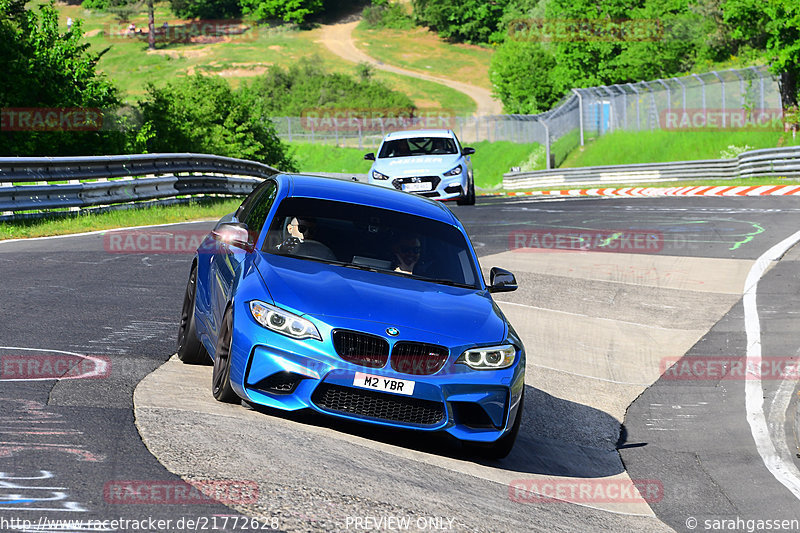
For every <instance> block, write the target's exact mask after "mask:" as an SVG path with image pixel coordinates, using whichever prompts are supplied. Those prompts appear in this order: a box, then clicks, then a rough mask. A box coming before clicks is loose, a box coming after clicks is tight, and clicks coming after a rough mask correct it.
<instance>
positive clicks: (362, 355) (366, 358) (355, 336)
mask: <svg viewBox="0 0 800 533" xmlns="http://www.w3.org/2000/svg"><path fill="white" fill-rule="evenodd" d="M333 347H334V348H335V349H336V353H337V354H339V357H341V358H342V359H344V360H345V361H348V362H350V363H355V364H357V365H361V366H366V367H370V368H383V367H384V366H386V361H387V359H389V343H388V342H386V339H384V338H381V337H378V336H375V335H368V334H366V333H358V332H356V331H347V330H343V329H339V330H336V331H334V332H333Z"/></svg>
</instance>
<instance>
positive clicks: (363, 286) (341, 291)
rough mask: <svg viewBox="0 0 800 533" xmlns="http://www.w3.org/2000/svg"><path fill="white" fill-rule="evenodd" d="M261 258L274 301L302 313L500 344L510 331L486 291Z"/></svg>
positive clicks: (261, 269) (280, 258) (300, 261)
mask: <svg viewBox="0 0 800 533" xmlns="http://www.w3.org/2000/svg"><path fill="white" fill-rule="evenodd" d="M259 259H260V260H259V261H258V262H257V266H258V270H259V272H260V274H261V276H262V279H263V280H264V282H265V284H266V285H267V289H268V291H269V294H270V295H271V296H272V299H273V302H274V303H275V305H277V306H279V307H283V308H285V309H287V310H290V311H294V312H296V313H299V314H308V315H311V316H314V317H317V318H322V317H340V318H344V319H348V321H349V320H366V321H371V322H379V323H382V324H386V325H387V326H396V327H405V328H413V329H417V330H423V331H427V332H431V333H434V334H436V335H442V336H447V337H450V338H452V339H458V340H461V341H466V342H465V343H493V342H502V341H503V339H504V338H505V335H506V322H505V318H504V317H503V315H502V312H501V311H500V310H499V308H498V307H497V306H496V305H494V302H493V301H492V299H491V297H490V296H489V294H488V292H486V291H482V290H474V289H464V288H460V287H450V286H447V285H440V284H437V283H431V282H427V281H420V280H415V279H410V278H406V277H403V276H394V275H392V274H384V273H379V272H370V271H365V270H358V269H354V268H348V267H343V266H338V265H330V264H327V263H320V262H316V261H308V260H303V259H295V258H291V257H284V256H279V255H272V254H265V253H262V254H261V257H260V258H259ZM325 321H326V322H330V323H335V320H333V321H329V320H325Z"/></svg>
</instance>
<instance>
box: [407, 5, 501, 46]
mask: <svg viewBox="0 0 800 533" xmlns="http://www.w3.org/2000/svg"><path fill="white" fill-rule="evenodd" d="M508 3H509V0H491V1H487V0H412V5H413V7H414V19H415V21H416V22H417V23H418V24H421V25H423V26H428V27H429V28H430V29H431V30H433V31H435V32H436V33H438V34H439V35H441V36H442V37H444V38H445V39H447V40H450V41H459V42H474V43H486V42H489V37H490V36H491V35H492V34H493V33H494V32H496V31H497V29H498V27H499V24H500V20H501V18H502V16H503V10H504V9H505V7H506V5H507V4H508Z"/></svg>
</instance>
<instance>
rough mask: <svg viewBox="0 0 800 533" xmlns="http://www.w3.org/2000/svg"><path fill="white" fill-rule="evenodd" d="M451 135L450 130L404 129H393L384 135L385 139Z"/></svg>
mask: <svg viewBox="0 0 800 533" xmlns="http://www.w3.org/2000/svg"><path fill="white" fill-rule="evenodd" d="M420 136H427V137H452V136H453V131H452V130H406V131H393V132H391V133H389V134H388V135H386V139H406V138H408V137H420Z"/></svg>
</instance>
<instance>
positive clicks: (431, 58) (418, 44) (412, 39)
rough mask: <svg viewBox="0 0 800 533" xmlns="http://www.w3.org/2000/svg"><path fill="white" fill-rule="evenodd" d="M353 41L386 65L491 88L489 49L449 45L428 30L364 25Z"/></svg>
mask: <svg viewBox="0 0 800 533" xmlns="http://www.w3.org/2000/svg"><path fill="white" fill-rule="evenodd" d="M353 40H354V42H355V44H356V46H357V47H358V48H359V49H360V50H361V51H362V52H364V53H366V54H368V55H370V56H372V57H374V58H375V59H378V60H379V61H382V62H384V63H387V64H389V65H393V66H396V67H400V68H404V69H407V70H414V71H417V72H424V73H426V74H430V75H432V76H437V77H440V78H448V79H452V80H456V81H462V82H465V83H469V84H471V85H477V86H478V87H483V88H486V89H491V88H492V84H491V82H490V81H489V63H490V62H491V59H492V54H493V51H492V49H491V48H489V47H485V46H477V45H469V44H450V43H447V42H446V41H444V40H443V39H442V38H440V37H439V36H438V35H436V34H435V33H433V32H432V31H430V30H428V29H427V28H414V29H411V30H391V29H376V30H371V29H367V28H366V27H365V25H364V23H363V22H362V23H361V24H360V25H359V26H357V27H356V29H355V31H354V32H353Z"/></svg>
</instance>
